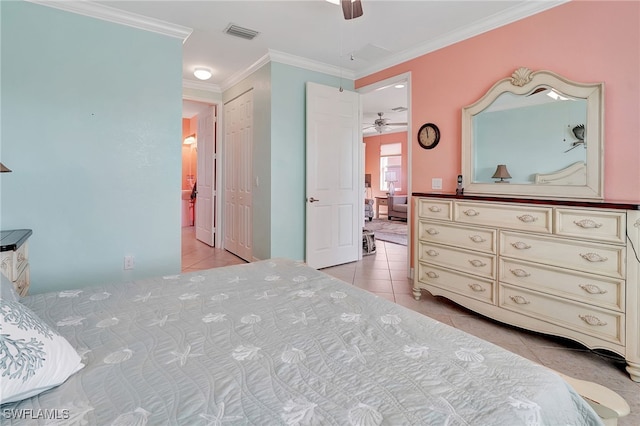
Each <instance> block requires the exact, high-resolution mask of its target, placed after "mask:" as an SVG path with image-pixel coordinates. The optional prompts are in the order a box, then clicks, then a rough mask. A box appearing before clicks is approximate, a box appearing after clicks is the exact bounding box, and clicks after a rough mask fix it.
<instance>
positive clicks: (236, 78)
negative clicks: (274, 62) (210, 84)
mask: <svg viewBox="0 0 640 426" xmlns="http://www.w3.org/2000/svg"><path fill="white" fill-rule="evenodd" d="M269 61H270V59H269V54H268V53H267V54H266V55H264V56H262V57H261V58H260V59H258V60H257V61H255V62H254V63H253V64H251V65H250V66H249V67H248V68H247V69H244V70H242V71H240V72H238V73H236V74H234V75H232V76H231V77H229V78H227V79H226V80H225V81H223V82H222V84H220V88H221V89H222V90H223V91H225V90H227V89H229V88H231V87H233V86H234V85H236V84H238V83H240V82H241V81H242V80H244V79H245V78H247V77H249V76H250V75H251V74H253V73H254V72H256V71H258V70H259V69H260V68H262V67H263V66H264V65H266V64H268V63H269Z"/></svg>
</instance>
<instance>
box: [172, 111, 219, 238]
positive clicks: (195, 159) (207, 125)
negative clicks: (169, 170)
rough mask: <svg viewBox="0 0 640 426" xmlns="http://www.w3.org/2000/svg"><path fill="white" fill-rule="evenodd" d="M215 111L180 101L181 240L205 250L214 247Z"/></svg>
mask: <svg viewBox="0 0 640 426" xmlns="http://www.w3.org/2000/svg"><path fill="white" fill-rule="evenodd" d="M215 108H216V106H215V105H212V104H209V103H204V102H196V101H190V100H183V108H182V139H181V141H180V144H181V146H182V174H181V181H182V182H181V189H182V191H181V192H182V193H181V226H182V235H183V240H184V239H197V240H200V241H201V242H203V243H205V244H207V245H209V246H213V245H214V238H213V232H214V230H215V227H214V223H215V208H214V203H215V200H214V198H213V197H214V195H215V149H216V148H215V147H216V144H215V140H216V136H215ZM203 230H204V231H203ZM188 243H189V244H193V242H188ZM184 244H185V241H183V246H184Z"/></svg>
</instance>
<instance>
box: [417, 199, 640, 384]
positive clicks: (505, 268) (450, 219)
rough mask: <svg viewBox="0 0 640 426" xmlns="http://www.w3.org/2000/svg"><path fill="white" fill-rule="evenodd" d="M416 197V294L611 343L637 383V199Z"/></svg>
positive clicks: (588, 342)
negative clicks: (425, 292) (631, 201)
mask: <svg viewBox="0 0 640 426" xmlns="http://www.w3.org/2000/svg"><path fill="white" fill-rule="evenodd" d="M413 195H414V200H415V208H416V210H415V212H416V215H415V217H416V220H415V227H414V232H415V234H414V237H415V238H414V244H415V251H414V253H415V256H416V258H415V262H414V265H415V270H416V273H415V277H416V279H415V280H414V290H413V294H414V297H415V298H416V299H419V298H420V294H421V290H422V289H425V290H428V291H429V292H430V293H432V294H434V295H440V296H444V297H447V298H449V299H451V300H453V301H455V302H457V303H459V304H461V305H463V306H465V307H467V308H469V309H472V310H474V311H476V312H479V313H481V314H483V315H486V316H488V317H491V318H494V319H496V320H498V321H502V322H505V323H508V324H513V325H516V326H519V327H522V328H526V329H530V330H534V331H539V332H542V333H547V334H552V335H557V336H562V337H566V338H569V339H573V340H576V341H578V342H580V343H582V344H584V345H585V346H587V347H589V348H594V349H595V348H602V349H608V350H610V351H613V352H615V353H618V354H620V355H621V356H623V357H625V359H626V361H627V371H628V372H629V374H630V375H631V378H632V380H634V381H640V291H639V286H640V283H639V281H640V210H639V206H637V205H633V204H613V203H590V202H565V201H549V202H545V201H540V200H525V199H516V198H508V199H507V198H505V199H498V198H495V197H494V198H490V197H482V196H464V197H458V196H455V195H450V196H447V195H443V194H422V193H420V194H413Z"/></svg>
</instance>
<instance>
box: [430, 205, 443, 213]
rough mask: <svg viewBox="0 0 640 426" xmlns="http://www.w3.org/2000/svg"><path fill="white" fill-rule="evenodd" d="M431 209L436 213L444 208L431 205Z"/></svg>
mask: <svg viewBox="0 0 640 426" xmlns="http://www.w3.org/2000/svg"><path fill="white" fill-rule="evenodd" d="M429 210H430V211H432V212H434V213H440V212H441V211H442V209H441V208H440V207H438V206H431V207H429Z"/></svg>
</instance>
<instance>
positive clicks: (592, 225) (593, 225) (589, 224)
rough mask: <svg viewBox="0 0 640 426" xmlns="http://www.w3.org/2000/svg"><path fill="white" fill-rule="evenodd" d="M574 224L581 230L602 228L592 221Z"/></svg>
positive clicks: (599, 224)
mask: <svg viewBox="0 0 640 426" xmlns="http://www.w3.org/2000/svg"><path fill="white" fill-rule="evenodd" d="M573 223H575V224H576V226H579V227H580V228H585V229H591V228H600V227H601V226H602V224H601V223H597V222H594V221H593V220H591V219H582V220H580V221H575V220H574V221H573Z"/></svg>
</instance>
